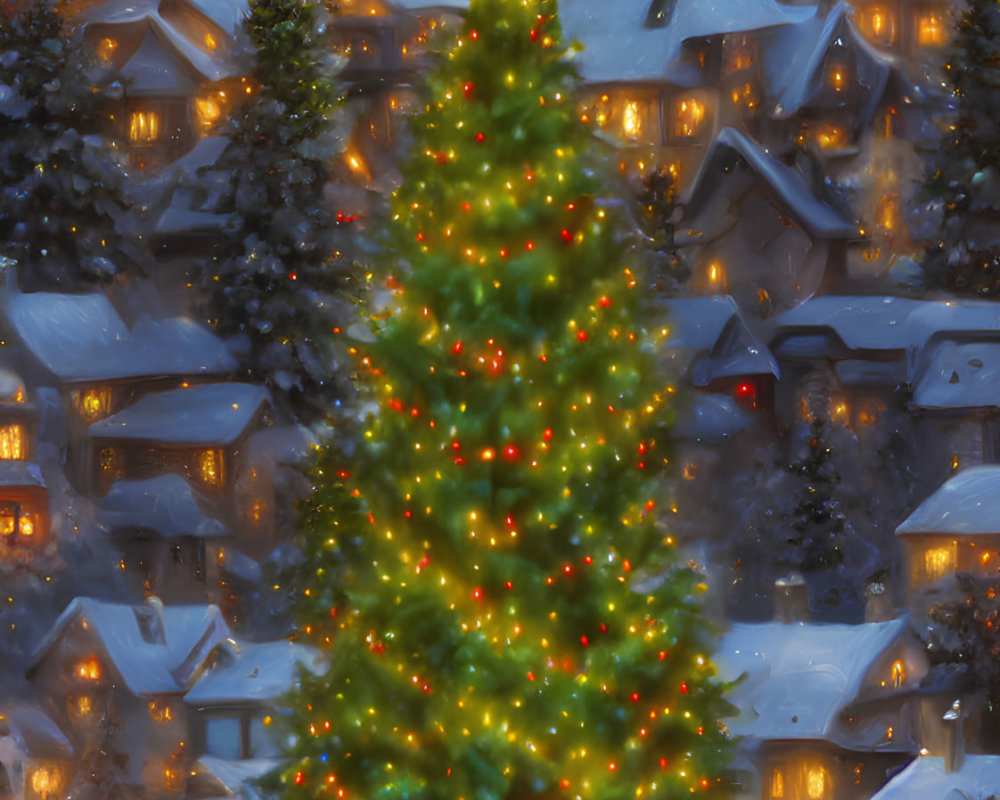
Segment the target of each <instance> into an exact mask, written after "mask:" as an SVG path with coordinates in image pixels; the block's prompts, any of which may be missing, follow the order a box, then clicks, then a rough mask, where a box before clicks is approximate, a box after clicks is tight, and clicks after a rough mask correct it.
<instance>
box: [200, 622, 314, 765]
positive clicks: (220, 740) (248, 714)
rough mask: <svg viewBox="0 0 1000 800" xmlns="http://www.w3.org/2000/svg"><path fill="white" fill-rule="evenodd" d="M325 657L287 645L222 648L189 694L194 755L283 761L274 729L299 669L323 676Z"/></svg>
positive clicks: (229, 643)
mask: <svg viewBox="0 0 1000 800" xmlns="http://www.w3.org/2000/svg"><path fill="white" fill-rule="evenodd" d="M322 663H323V656H322V653H321V652H320V651H318V650H316V649H315V648H313V647H308V646H306V645H302V644H296V643H294V642H288V641H275V642H236V641H232V640H230V641H227V642H222V643H220V644H218V645H217V646H216V648H215V650H214V651H213V653H212V655H211V658H210V659H209V660H208V662H207V666H206V668H205V670H204V671H203V672H202V673H201V674H200V676H199V677H198V679H197V680H196V681H195V683H194V685H193V686H192V687H191V689H190V690H189V691H188V692H187V694H186V695H185V696H184V703H185V705H186V706H187V707H188V708H189V709H190V710H191V712H192V714H193V722H192V730H191V741H192V747H193V752H194V753H196V754H197V755H199V756H201V757H208V758H215V759H222V760H224V761H229V762H236V761H244V760H247V759H251V760H252V759H278V758H280V756H281V754H282V749H281V747H280V744H279V742H278V741H277V740H276V738H275V736H274V735H273V732H272V730H271V726H272V724H273V721H274V716H275V715H276V714H279V713H280V710H279V708H278V706H279V705H280V703H281V700H282V698H283V697H284V696H285V695H286V694H287V693H288V692H289V691H291V689H292V688H293V687H294V686H295V685H296V683H297V681H298V675H299V670H300V669H304V670H307V671H308V672H312V673H314V674H315V673H318V672H319V671H320V669H321V666H322Z"/></svg>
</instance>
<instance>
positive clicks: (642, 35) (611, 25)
mask: <svg viewBox="0 0 1000 800" xmlns="http://www.w3.org/2000/svg"><path fill="white" fill-rule="evenodd" d="M813 13H814V10H813V9H812V8H796V7H794V6H789V5H784V4H782V3H779V2H776V0H724V1H723V2H715V3H711V4H705V3H702V2H698V1H697V0H628V1H627V2H616V3H614V4H609V3H604V2H600V0H583V1H582V2H574V3H567V4H565V5H564V7H563V8H562V9H561V10H560V20H561V22H562V26H563V32H564V39H565V40H566V41H572V40H574V39H576V40H578V41H580V42H581V43H582V44H583V48H584V49H583V52H582V53H581V54H580V56H579V57H578V60H579V69H580V73H581V76H582V78H583V80H584V85H585V86H584V88H585V97H584V100H583V102H582V107H581V109H580V116H581V118H583V119H584V120H585V121H588V122H593V123H595V124H596V126H597V128H598V130H600V131H602V132H603V133H605V134H607V135H608V136H609V137H612V138H613V139H616V140H617V141H619V142H620V143H621V145H622V146H623V148H624V149H623V150H622V153H621V156H620V167H621V169H622V170H623V171H624V172H632V171H633V170H635V169H638V171H639V172H645V171H647V170H648V169H650V168H652V167H654V166H657V165H663V166H667V165H669V168H670V171H671V173H672V174H674V175H675V177H677V178H678V180H679V181H680V182H681V183H686V182H688V181H690V179H691V178H692V177H693V176H694V174H695V172H696V170H697V168H698V165H699V163H700V162H701V159H702V157H703V156H704V154H705V150H706V148H707V146H708V144H709V143H710V142H711V141H712V140H713V139H714V138H715V135H716V134H717V133H718V131H719V130H720V129H721V128H722V127H723V126H725V125H737V126H740V127H742V123H744V122H745V121H746V120H747V119H749V118H752V117H753V116H754V114H755V113H756V112H757V111H758V109H759V103H760V78H759V70H760V63H759V36H760V34H761V32H763V31H765V30H768V29H772V28H776V27H779V26H782V25H788V24H791V23H794V22H798V21H802V20H804V19H806V18H808V17H809V16H811V15H812V14H813Z"/></svg>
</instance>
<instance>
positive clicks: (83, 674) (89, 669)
mask: <svg viewBox="0 0 1000 800" xmlns="http://www.w3.org/2000/svg"><path fill="white" fill-rule="evenodd" d="M73 674H74V675H75V676H76V677H77V678H81V679H82V680H85V681H99V680H100V679H101V662H100V661H98V660H97V656H87V657H86V658H85V659H83V660H82V661H80V662H79V663H78V664H77V665H76V669H75V670H74V672H73Z"/></svg>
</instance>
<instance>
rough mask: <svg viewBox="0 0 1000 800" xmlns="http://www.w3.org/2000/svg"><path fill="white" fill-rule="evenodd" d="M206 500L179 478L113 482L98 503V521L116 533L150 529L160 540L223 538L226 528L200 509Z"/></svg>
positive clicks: (170, 475)
mask: <svg viewBox="0 0 1000 800" xmlns="http://www.w3.org/2000/svg"><path fill="white" fill-rule="evenodd" d="M207 505H209V502H208V499H207V498H205V497H204V496H203V495H202V494H201V493H200V492H196V491H195V490H194V489H193V488H192V486H191V484H190V483H188V482H187V481H186V480H185V479H184V478H182V477H181V476H180V475H176V474H173V473H171V474H168V475H158V476H157V477H155V478H149V479H147V480H142V481H116V482H115V483H114V484H113V485H112V487H111V490H110V491H109V492H108V493H107V494H106V495H105V496H104V497H102V498H101V499H100V500H99V501H98V504H97V507H98V510H99V512H100V517H101V521H102V522H103V523H104V524H105V525H107V526H108V527H109V528H110V529H111V530H112V532H114V531H116V530H123V529H124V530H152V531H155V532H156V533H158V534H159V535H160V536H162V537H163V538H165V539H166V538H172V537H175V536H198V537H201V538H206V537H212V536H225V535H226V534H228V533H229V529H228V528H227V527H226V526H225V525H224V524H223V523H222V522H221V521H220V520H218V519H216V518H215V517H211V516H208V515H207V514H206V513H205V511H204V509H203V506H207Z"/></svg>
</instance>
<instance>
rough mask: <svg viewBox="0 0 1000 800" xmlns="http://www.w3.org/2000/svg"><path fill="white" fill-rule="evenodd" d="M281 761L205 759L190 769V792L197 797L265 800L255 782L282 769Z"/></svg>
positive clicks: (214, 757)
mask: <svg viewBox="0 0 1000 800" xmlns="http://www.w3.org/2000/svg"><path fill="white" fill-rule="evenodd" d="M282 763H283V762H282V760H281V759H280V758H241V759H237V760H229V759H225V758H217V757H216V756H202V757H201V758H199V759H198V760H197V761H196V762H195V763H194V764H193V765H192V766H191V777H190V779H189V781H190V784H191V785H190V787H189V790H194V791H197V795H196V796H197V797H209V796H210V797H212V798H220V799H221V798H223V797H238V798H241V800H258V798H259V799H260V800H263V795H262V790H261V789H259V788H257V787H255V786H254V781H257V780H259V779H260V778H263V777H264V776H265V775H267V773H269V772H271V771H272V770H274V769H277V768H278V767H280V766H281V765H282Z"/></svg>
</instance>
